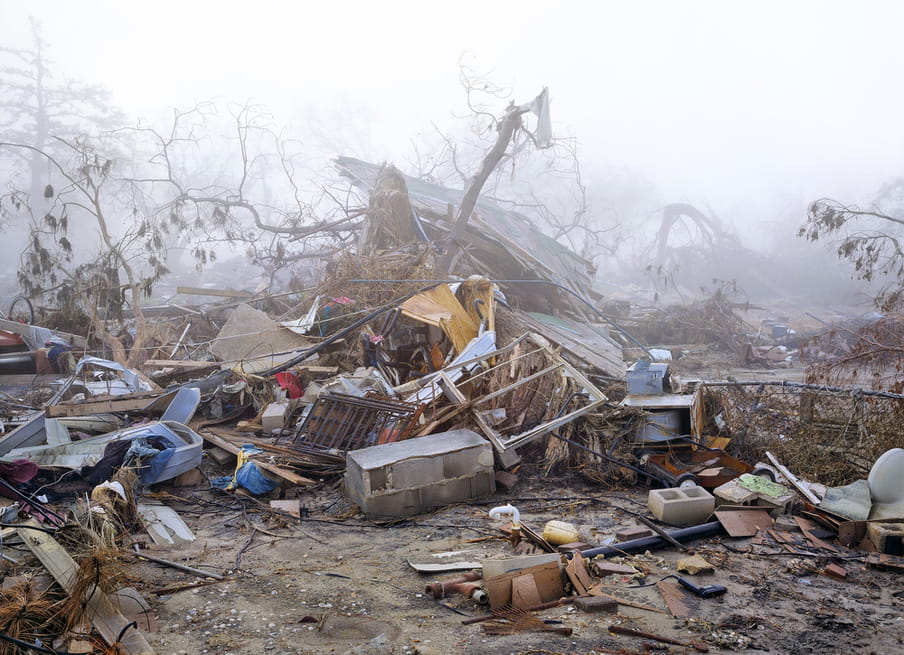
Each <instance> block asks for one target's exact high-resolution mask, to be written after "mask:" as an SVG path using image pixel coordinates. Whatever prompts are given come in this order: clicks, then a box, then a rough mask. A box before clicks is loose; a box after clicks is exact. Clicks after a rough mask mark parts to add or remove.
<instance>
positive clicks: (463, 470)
mask: <svg viewBox="0 0 904 655" xmlns="http://www.w3.org/2000/svg"><path fill="white" fill-rule="evenodd" d="M488 468H493V449H492V448H489V449H487V448H470V449H468V450H462V451H459V452H455V453H450V454H448V455H444V456H443V460H442V474H441V476H437V477H436V478H434V480H436V479H438V477H444V478H458V477H461V476H463V475H472V474H473V473H476V472H477V471H485V470H487V469H488Z"/></svg>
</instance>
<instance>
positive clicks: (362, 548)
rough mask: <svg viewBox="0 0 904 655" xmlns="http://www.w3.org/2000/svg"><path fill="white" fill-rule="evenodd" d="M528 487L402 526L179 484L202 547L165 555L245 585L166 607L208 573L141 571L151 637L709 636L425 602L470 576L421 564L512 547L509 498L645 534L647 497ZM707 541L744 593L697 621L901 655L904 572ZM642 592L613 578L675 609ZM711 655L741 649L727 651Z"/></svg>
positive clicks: (649, 615)
mask: <svg viewBox="0 0 904 655" xmlns="http://www.w3.org/2000/svg"><path fill="white" fill-rule="evenodd" d="M522 479H523V480H526V481H525V482H521V483H519V485H518V486H516V487H515V489H514V490H513V492H511V493H508V494H501V493H500V494H497V495H496V496H495V497H494V498H491V499H488V500H487V502H486V503H482V504H474V505H459V506H454V507H450V508H446V509H443V510H441V511H438V512H436V513H433V514H430V515H422V516H418V517H415V518H414V519H413V520H410V521H405V522H400V523H397V524H395V525H391V526H385V525H375V524H373V523H369V522H366V521H363V520H362V519H361V518H360V516H356V515H355V512H354V507H353V506H351V505H350V504H349V503H348V501H347V500H345V499H344V497H343V496H342V494H341V492H340V491H339V490H337V489H323V490H319V491H318V492H315V493H311V492H300V493H299V496H298V497H299V498H300V499H301V501H302V505H303V506H304V507H305V508H306V510H307V515H306V516H305V517H304V518H302V519H301V520H295V519H280V518H278V517H274V516H273V515H272V514H269V512H267V510H266V509H263V508H264V507H265V505H263V504H260V503H259V502H258V501H255V500H252V499H241V498H236V497H229V496H226V495H224V494H222V493H220V492H211V491H203V492H198V491H197V490H194V494H192V493H191V491H190V490H186V489H182V490H178V489H174V490H172V492H173V494H177V495H180V496H182V497H184V498H186V499H189V500H190V502H187V503H174V500H175V499H174V498H170V499H169V500H168V502H169V503H171V504H173V506H174V507H176V508H178V509H179V510H180V513H181V514H182V516H183V517H184V518H185V520H186V521H187V522H188V523H189V525H190V526H191V527H192V528H193V530H194V531H195V534H196V535H197V541H195V542H194V543H193V544H191V545H188V546H182V547H178V548H171V549H168V550H165V549H155V551H154V552H155V554H157V555H158V557H165V558H169V559H172V560H176V561H180V562H183V563H185V564H189V565H191V566H194V567H199V568H204V569H207V568H209V569H210V570H213V571H217V572H220V573H224V574H226V575H228V576H230V577H231V578H234V581H232V582H224V583H219V584H214V585H210V586H206V587H201V588H197V589H193V590H186V591H180V592H177V593H172V594H169V595H163V596H160V597H159V598H158V597H156V596H155V595H154V594H153V593H152V592H153V590H155V589H159V588H162V587H167V586H171V585H178V584H186V583H191V582H194V581H195V580H196V578H193V577H192V576H190V575H187V574H184V573H180V572H178V571H175V570H172V569H167V568H163V567H160V566H158V565H155V564H150V563H147V562H141V563H139V564H136V565H134V566H132V567H131V568H130V572H131V573H132V574H133V576H134V577H135V579H136V580H135V581H136V586H137V587H138V588H139V589H141V590H142V591H143V592H144V593H145V595H146V597H147V598H149V599H151V602H152V611H153V613H154V614H155V615H156V617H157V623H158V625H159V632H156V633H151V634H149V640H150V642H151V643H152V644H153V645H154V647H155V648H156V649H157V652H158V653H161V654H163V655H168V654H172V653H184V654H196V653H211V654H213V653H216V654H219V655H225V654H227V653H234V654H238V653H262V652H273V653H324V652H328V653H384V654H390V653H392V654H397V653H398V654H402V653H422V654H424V655H445V654H446V653H448V652H449V651H450V649H451V650H455V651H463V652H482V653H500V654H502V653H602V652H624V653H633V652H640V648H641V646H642V643H643V640H641V639H638V638H635V637H625V636H614V635H610V634H608V631H607V627H608V626H609V625H610V624H612V623H619V624H621V625H624V626H627V627H631V628H634V629H639V630H644V631H648V632H654V633H657V634H660V635H665V636H669V637H672V638H676V639H681V640H691V639H693V640H697V641H701V640H703V639H704V638H706V637H707V635H706V633H703V634H701V633H695V632H693V631H692V630H691V627H690V626H689V624H688V623H686V622H685V621H684V620H682V619H674V618H671V617H670V616H666V615H663V614H658V613H654V612H649V611H645V610H641V609H634V608H630V607H625V606H619V612H618V615H611V614H588V613H583V612H580V611H578V610H576V609H575V608H573V607H567V606H566V607H559V608H555V609H550V610H546V611H544V612H542V618H543V619H544V620H547V621H553V622H556V623H552V624H551V625H552V626H554V627H563V626H564V627H570V628H572V630H573V633H572V635H571V636H561V635H558V634H554V633H548V632H542V633H541V632H525V633H519V634H513V635H505V636H491V635H486V634H484V632H483V630H482V629H481V626H480V625H469V626H463V625H462V624H461V621H462V619H464V618H467V617H468V616H476V615H479V614H482V613H484V611H485V610H484V609H483V608H481V607H478V606H477V605H476V604H475V603H474V602H473V601H471V600H470V599H465V598H463V597H456V598H453V599H447V600H444V601H434V600H432V598H430V597H428V596H427V595H425V594H424V585H425V584H426V583H428V582H432V581H436V580H441V579H450V578H452V577H455V576H456V574H446V575H429V576H422V575H419V574H418V573H417V572H415V571H414V570H413V569H412V568H411V567H410V566H409V565H408V560H409V559H415V560H417V559H423V558H424V557H426V556H429V555H430V554H431V553H436V552H443V551H450V550H475V549H476V550H479V551H480V553H479V554H480V555H484V556H492V555H494V554H498V555H503V554H506V553H510V546H509V544H508V543H507V542H506V541H504V540H503V539H500V538H498V537H499V535H500V532H499V530H498V527H499V526H498V525H497V524H495V523H494V522H492V521H490V520H489V519H488V518H487V516H486V511H487V509H488V508H489V507H491V506H492V505H494V504H496V503H499V504H504V503H505V502H508V501H512V502H514V503H516V504H517V506H518V507H519V508H520V509H521V511H522V514H523V518H524V521H525V523H527V524H528V525H529V526H531V527H534V528H535V529H538V530H539V529H542V527H543V525H544V524H545V522H546V521H547V520H551V519H559V520H566V521H571V522H573V523H575V524H578V525H580V526H583V527H584V529H585V530H587V531H591V532H592V533H593V534H594V535H595V536H596V537H597V538H598V539H603V538H604V537H606V536H609V535H612V534H614V533H615V531H616V530H617V529H618V528H620V527H624V526H633V525H636V524H635V521H634V519H633V518H632V516H631V515H630V514H629V513H628V512H644V513H645V500H646V493H645V491H644V490H642V489H638V490H634V491H630V492H625V491H617V492H612V491H605V490H602V489H599V488H597V487H594V486H589V485H586V484H583V483H582V482H581V480H577V479H572V480H570V481H568V482H565V483H563V481H562V480H558V479H549V480H542V479H535V478H533V476H532V475H531V471H530V470H529V469H527V470H523V471H522ZM625 510H627V511H625ZM252 526H253V527H256V528H259V529H262V530H266V532H262V531H255V532H254V534H253V539H252V529H253V528H252ZM273 535H285V536H284V537H275V536H273ZM487 537H489V539H487ZM475 540H476V541H475ZM249 542H250V545H249ZM695 546H696V551H697V552H698V553H700V554H702V555H703V556H704V557H706V558H707V559H708V560H709V561H710V562H711V563H713V564H715V565H716V567H717V570H716V572H715V573H713V574H711V575H708V576H697V578H698V579H697V580H696V581H697V582H701V583H706V584H721V585H725V586H726V587H728V593H727V594H725V595H724V596H721V597H719V598H715V599H699V600H698V601H697V602H696V608H695V617H696V618H698V619H702V620H703V621H705V622H706V624H705V625H708V626H712V627H713V628H722V629H723V630H730V631H734V632H735V633H736V634H740V635H743V636H746V637H749V638H750V646H749V648H750V650H756V651H759V652H762V653H775V654H777V655H778V654H783V653H841V652H845V653H849V652H852V651H856V652H859V653H893V652H901V649H902V640H904V619H902V616H901V610H902V608H904V585H902V582H901V577H900V576H899V575H896V574H894V573H891V572H883V571H878V570H876V569H870V568H867V567H866V566H865V565H861V564H858V563H856V562H847V563H846V567H847V568H848V571H849V580H848V581H844V582H841V581H836V580H833V579H830V578H827V577H826V576H824V575H819V574H818V573H814V572H809V571H803V572H801V571H799V570H795V571H791V570H789V564H791V563H790V560H791V559H794V558H792V557H791V556H790V555H788V554H787V553H782V552H776V550H775V549H774V548H770V547H767V546H757V547H754V548H753V550H752V552H751V553H749V554H742V553H739V552H734V551H744V550H747V549H749V548H750V545H749V540H745V539H735V540H729V539H727V538H725V539H724V542H722V541H720V540H719V539H712V540H706V541H702V542H697V543H696V544H695ZM729 548H730V550H729ZM240 552H241V561H240V564H239V566H238V567H237V566H236V559H237V557H238V556H239V553H240ZM683 556H684V554H683V553H680V552H679V551H677V550H660V551H656V552H655V553H651V554H648V555H641V556H638V557H635V558H633V559H632V560H631V561H632V563H634V564H635V565H637V566H640V567H642V568H644V569H645V570H646V572H647V578H646V580H647V581H655V580H657V579H659V578H660V577H662V576H664V575H667V574H669V573H674V571H675V563H676V562H677V560H678V559H679V558H680V557H683ZM796 559H800V558H796ZM809 563H810V564H812V565H813V566H814V567H818V566H820V565H821V564H824V563H825V562H824V561H823V560H820V559H818V558H817V559H812V558H811V559H810V560H809ZM792 568H793V566H792ZM636 583H637V581H636V580H632V579H629V578H626V577H620V576H610V577H609V578H607V579H606V584H607V586H608V587H609V589H608V591H609V592H610V593H611V594H613V595H616V596H619V597H621V598H626V599H631V600H634V601H636V602H640V603H644V604H648V605H651V606H654V607H659V608H663V609H664V608H665V604H664V602H663V601H662V598H661V596H660V595H659V592H658V591H657V590H656V588H655V587H650V588H646V589H629V588H627V587H628V586H629V585H632V584H636ZM692 623H694V622H692ZM696 623H697V624H698V625H704V624H703V623H701V622H699V621H698V622H696ZM670 648H671V649H672V650H671V651H670V652H688V651H687V649H685V648H683V647H679V646H671V647H670ZM622 649H625V650H622ZM663 652H668V651H663ZM710 652H730V651H729V650H728V649H726V648H724V647H718V646H715V645H712V644H711V645H710Z"/></svg>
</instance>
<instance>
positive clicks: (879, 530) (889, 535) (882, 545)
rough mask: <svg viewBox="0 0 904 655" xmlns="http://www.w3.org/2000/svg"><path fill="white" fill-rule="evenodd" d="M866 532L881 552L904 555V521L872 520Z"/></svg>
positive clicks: (867, 525)
mask: <svg viewBox="0 0 904 655" xmlns="http://www.w3.org/2000/svg"><path fill="white" fill-rule="evenodd" d="M866 533H867V534H868V535H869V540H870V541H872V542H873V545H874V546H875V547H876V550H878V551H879V552H880V553H887V554H888V555H904V523H894V522H890V521H882V522H877V521H870V522H869V523H867V524H866Z"/></svg>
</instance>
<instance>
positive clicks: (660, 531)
mask: <svg viewBox="0 0 904 655" xmlns="http://www.w3.org/2000/svg"><path fill="white" fill-rule="evenodd" d="M635 518H636V519H637V520H638V521H640V522H641V523H643V524H644V525H645V526H647V527H648V528H650V530H652V531H653V532H655V533H656V534H658V535H659V536H660V537H662V538H663V539H665V540H666V541H668V542H669V543H670V544H672V545H673V546H674V547H675V548H677V549H678V550H683V551H685V552H687V546H685V545H684V544H683V543H681V542H680V541H678V540H677V539H675V538H674V537H672V535H670V534H669V533H668V532H666V531H665V530H663V529H662V528H660V527H659V526H658V525H656V524H655V523H653V522H652V521H651V520H650V519H648V518H647V517H646V516H642V515H640V514H638V515H637V516H636V517H635Z"/></svg>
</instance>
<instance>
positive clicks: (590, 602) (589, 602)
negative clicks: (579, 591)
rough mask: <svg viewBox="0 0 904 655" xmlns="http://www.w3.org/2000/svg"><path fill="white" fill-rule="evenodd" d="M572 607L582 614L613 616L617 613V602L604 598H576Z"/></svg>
mask: <svg viewBox="0 0 904 655" xmlns="http://www.w3.org/2000/svg"><path fill="white" fill-rule="evenodd" d="M572 605H574V606H575V607H577V608H578V609H579V610H581V611H582V612H596V613H605V614H615V613H616V612H618V601H616V600H615V599H614V598H607V597H604V596H578V597H577V598H575V599H574V600H573V601H572Z"/></svg>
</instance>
